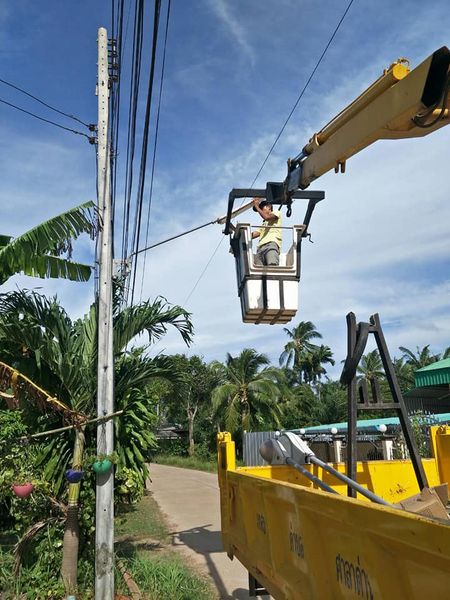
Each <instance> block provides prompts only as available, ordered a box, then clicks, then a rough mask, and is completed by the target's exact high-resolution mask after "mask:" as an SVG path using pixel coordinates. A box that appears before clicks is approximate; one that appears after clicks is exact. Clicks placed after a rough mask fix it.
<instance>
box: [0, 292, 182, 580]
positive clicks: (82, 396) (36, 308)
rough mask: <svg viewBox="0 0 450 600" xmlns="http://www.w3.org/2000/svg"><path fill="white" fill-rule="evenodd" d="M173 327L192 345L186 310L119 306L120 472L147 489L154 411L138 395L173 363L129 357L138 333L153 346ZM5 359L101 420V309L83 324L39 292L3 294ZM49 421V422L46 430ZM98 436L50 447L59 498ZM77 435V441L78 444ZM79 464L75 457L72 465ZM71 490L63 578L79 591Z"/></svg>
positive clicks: (0, 334) (48, 465)
mask: <svg viewBox="0 0 450 600" xmlns="http://www.w3.org/2000/svg"><path fill="white" fill-rule="evenodd" d="M169 326H174V327H175V328H176V329H177V330H178V331H179V332H180V334H181V336H182V338H183V339H184V341H185V342H186V343H190V341H191V338H192V324H191V321H190V315H189V314H188V313H187V312H186V311H184V310H183V309H182V308H181V307H179V306H170V305H168V304H167V302H166V301H165V300H163V299H157V300H155V301H154V302H144V303H142V304H139V305H136V306H132V307H127V308H123V309H121V308H120V305H119V303H118V302H116V303H115V307H114V328H113V331H114V339H113V343H114V353H115V356H116V359H117V361H116V377H115V400H116V406H115V408H116V410H121V409H122V410H123V411H124V413H123V415H122V416H121V418H120V419H119V420H117V422H116V423H115V434H116V444H117V450H118V454H119V463H118V470H119V471H120V469H121V468H123V467H128V468H131V469H133V470H134V471H135V472H136V473H137V474H138V476H139V477H140V480H141V482H142V483H144V482H145V478H146V476H147V468H146V466H145V456H143V454H142V453H143V452H144V453H145V451H146V450H148V449H149V448H150V447H151V446H152V444H153V443H154V437H153V434H152V433H151V429H150V425H151V423H152V419H153V415H152V412H151V409H149V407H148V406H146V405H145V404H144V403H143V402H142V396H139V395H138V394H137V392H138V391H142V390H143V389H145V386H146V385H147V384H148V383H149V382H150V381H151V380H152V378H153V377H155V376H162V375H166V374H167V373H168V362H167V358H164V357H159V358H158V359H153V360H152V359H150V358H148V357H146V356H145V355H144V354H143V353H142V352H133V351H127V346H128V344H130V343H131V342H132V340H133V339H134V338H135V337H136V336H137V335H139V334H142V333H147V335H148V338H149V342H154V341H156V340H158V339H159V338H161V337H162V336H163V335H164V334H165V333H166V331H167V328H168V327H169ZM0 352H1V354H0V359H1V358H3V359H4V360H5V362H9V363H10V364H11V363H13V364H14V366H15V367H16V368H18V369H19V370H20V371H21V372H22V373H24V374H26V375H28V376H29V377H30V378H31V379H33V381H34V382H36V383H38V384H39V385H41V386H42V387H44V388H45V389H47V390H49V391H50V392H52V393H54V394H55V396H56V397H58V398H59V399H60V400H62V401H63V402H64V403H65V404H67V405H68V406H69V407H70V408H71V409H73V410H75V411H77V412H78V413H83V414H84V415H87V416H92V415H94V413H95V405H96V368H97V367H96V364H97V307H96V304H94V305H92V306H91V309H90V311H89V313H88V314H87V315H85V316H84V318H82V319H79V320H77V321H75V322H72V321H71V319H70V318H69V316H68V314H67V313H66V312H65V310H64V309H63V308H62V307H61V306H60V305H59V303H58V301H57V299H56V298H50V299H49V298H46V297H45V296H42V295H40V294H38V293H37V292H29V291H18V292H10V293H8V294H2V295H0ZM48 427H49V422H47V423H46V429H48ZM92 433H93V432H92V430H91V431H89V430H88V429H87V428H86V431H82V429H81V428H78V429H76V430H75V434H73V433H72V434H69V433H66V434H62V435H61V436H58V437H57V438H53V439H52V440H51V441H50V442H49V443H48V444H47V446H46V448H45V450H44V452H43V454H42V457H41V464H42V466H43V474H44V476H46V477H47V478H48V479H49V480H51V481H52V484H53V487H54V489H55V490H56V491H60V490H61V488H62V485H63V483H64V472H65V470H66V468H67V467H68V466H69V465H68V463H69V461H70V457H71V454H72V452H71V446H72V445H73V444H74V453H76V455H77V456H76V462H77V463H78V464H81V462H82V459H81V457H82V452H83V446H84V436H85V435H86V442H87V445H90V446H91V447H92V446H93V445H94V443H93V441H92V438H93V436H92ZM73 435H75V440H74V442H72V441H71V437H73ZM73 460H75V458H74V459H73ZM73 485H77V486H78V487H77V488H71V494H70V509H71V510H70V511H69V512H68V517H70V518H69V519H68V521H67V527H66V535H65V537H64V548H63V569H64V572H63V573H62V575H63V579H64V581H65V583H66V585H67V587H68V588H73V587H74V586H75V585H76V564H77V555H78V543H79V536H78V494H79V489H80V486H79V484H73Z"/></svg>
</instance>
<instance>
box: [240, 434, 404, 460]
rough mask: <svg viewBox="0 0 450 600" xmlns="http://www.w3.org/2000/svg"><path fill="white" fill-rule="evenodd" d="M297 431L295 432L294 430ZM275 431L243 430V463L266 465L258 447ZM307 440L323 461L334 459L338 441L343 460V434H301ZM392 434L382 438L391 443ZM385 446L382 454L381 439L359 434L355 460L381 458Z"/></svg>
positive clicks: (344, 445) (344, 450)
mask: <svg viewBox="0 0 450 600" xmlns="http://www.w3.org/2000/svg"><path fill="white" fill-rule="evenodd" d="M295 433H297V432H295ZM275 434H276V432H275V431H251V432H244V440H243V449H244V452H243V454H244V456H243V458H244V464H245V466H247V467H257V466H261V465H266V464H267V462H266V461H265V460H264V459H263V458H262V457H261V455H260V454H259V448H260V446H261V444H262V443H263V442H265V441H266V440H269V439H271V438H274V437H275ZM302 437H303V438H304V439H305V440H306V441H307V442H308V445H309V447H310V448H311V450H312V451H313V452H314V454H315V455H316V456H317V457H318V458H320V459H321V460H323V461H325V462H335V461H336V442H338V443H339V442H340V447H339V451H338V452H339V454H340V460H338V461H337V462H340V461H344V460H345V456H346V439H345V436H342V435H340V436H331V435H324V434H321V435H302ZM392 439H393V436H386V435H385V436H383V440H384V441H385V442H386V441H387V442H388V443H391V444H392V441H391V440H392ZM385 454H386V448H385V449H384V454H383V443H382V440H381V439H380V438H379V437H377V436H375V435H367V434H366V435H359V436H358V438H357V454H356V455H357V460H383V459H384V458H388V456H385Z"/></svg>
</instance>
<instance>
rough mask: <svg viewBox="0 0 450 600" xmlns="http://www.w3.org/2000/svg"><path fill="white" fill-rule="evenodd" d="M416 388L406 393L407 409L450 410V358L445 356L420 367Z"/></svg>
mask: <svg viewBox="0 0 450 600" xmlns="http://www.w3.org/2000/svg"><path fill="white" fill-rule="evenodd" d="M414 383H415V386H416V387H415V388H413V389H412V390H410V391H409V392H407V393H406V394H405V395H404V398H405V404H406V408H407V411H408V412H409V413H411V412H417V411H421V412H425V413H434V414H440V413H447V412H449V411H450V358H444V359H443V360H438V361H437V362H434V363H431V365H428V366H427V367H422V368H421V369H418V370H417V371H416V372H415V374H414Z"/></svg>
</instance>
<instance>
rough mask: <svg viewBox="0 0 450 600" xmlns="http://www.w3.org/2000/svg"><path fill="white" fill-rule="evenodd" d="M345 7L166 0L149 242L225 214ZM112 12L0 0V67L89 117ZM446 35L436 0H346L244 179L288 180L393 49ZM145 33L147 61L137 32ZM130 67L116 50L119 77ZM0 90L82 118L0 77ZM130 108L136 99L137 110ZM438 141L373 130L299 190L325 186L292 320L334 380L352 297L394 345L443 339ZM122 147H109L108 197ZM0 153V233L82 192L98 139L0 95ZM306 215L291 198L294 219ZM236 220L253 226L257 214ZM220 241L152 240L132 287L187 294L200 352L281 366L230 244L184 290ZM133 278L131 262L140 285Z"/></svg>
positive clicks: (70, 299) (16, 229) (413, 48)
mask: <svg viewBox="0 0 450 600" xmlns="http://www.w3.org/2000/svg"><path fill="white" fill-rule="evenodd" d="M151 4H152V3H150V2H147V12H148V15H147V23H148V26H149V27H150V24H151V17H152V10H153V9H152V6H151ZM126 5H127V6H128V2H127V3H126ZM347 5H348V2H347V1H346V2H343V1H340V0H339V1H336V0H334V1H331V0H323V1H321V2H317V1H313V0H264V1H261V0H259V1H256V0H189V1H187V0H186V1H182V0H172V9H171V19H170V26H169V38H168V46H167V57H166V76H165V80H164V92H163V100H162V106H161V117H160V130H159V142H158V150H157V158H156V171H155V183H154V192H153V201H152V210H151V221H150V237H149V243H152V242H156V241H158V240H160V239H163V238H166V237H169V236H171V235H174V234H176V233H179V232H181V231H184V230H186V229H188V228H190V227H194V226H196V225H199V224H201V223H204V222H207V221H210V220H212V219H213V218H215V217H217V216H219V215H222V214H224V212H225V210H226V201H227V197H228V193H229V191H230V189H231V188H232V187H247V186H248V185H250V183H251V182H252V181H253V179H254V177H255V175H256V173H257V172H258V170H259V167H260V166H261V164H262V161H263V160H264V158H265V156H266V154H267V152H268V150H269V148H270V146H271V144H272V142H273V141H274V139H275V137H276V135H277V134H278V132H279V130H280V128H281V126H282V124H283V123H284V121H285V119H286V117H287V115H288V114H289V112H290V110H291V108H292V106H293V105H294V102H295V101H296V99H297V97H298V95H299V93H300V91H301V89H302V88H303V86H304V85H305V83H306V81H307V79H308V77H309V75H310V73H311V72H312V70H313V68H314V66H315V65H316V63H317V60H318V58H319V57H320V55H321V53H322V51H323V49H324V48H325V45H326V44H327V42H328V40H329V38H330V36H331V34H332V32H333V31H334V29H335V27H336V25H337V23H338V21H339V19H340V18H341V16H342V14H343V12H344V10H345V9H346V7H347ZM163 7H164V8H163V16H162V26H161V28H163V23H164V15H165V7H166V3H165V2H163ZM110 19H111V15H110V3H109V2H100V1H99V2H88V1H79V2H77V3H69V2H64V1H63V2H58V3H55V2H40V3H38V4H36V3H34V2H31V1H20V0H18V1H17V2H14V3H11V2H6V1H5V0H0V54H1V64H2V69H1V75H0V77H1V78H2V79H5V80H7V81H10V82H12V83H14V84H16V85H19V86H21V87H24V88H25V89H26V90H27V91H29V92H31V93H33V94H35V95H36V96H38V97H40V98H42V99H44V100H46V101H47V102H49V103H50V104H53V105H55V106H57V107H58V108H61V109H62V110H64V111H66V112H69V113H71V114H75V115H77V116H79V117H81V118H82V119H83V120H85V121H87V122H95V121H96V111H97V100H96V97H95V95H94V89H95V83H96V60H97V50H96V37H97V28H98V27H99V26H105V27H107V28H108V29H109V30H110V28H111V26H110ZM449 31H450V14H449V11H448V6H447V2H446V1H445V0H442V1H438V0H435V1H431V2H429V3H427V4H426V5H425V4H424V3H422V2H416V1H413V0H411V1H399V2H395V3H392V2H389V1H379V2H376V3H375V2H369V1H367V0H354V2H353V4H352V6H351V8H350V10H349V13H348V15H347V17H346V18H345V20H344V22H343V24H342V25H341V27H340V29H339V31H338V33H337V35H336V37H335V39H334V41H333V43H332V45H331V46H330V48H329V50H328V52H327V54H326V56H325V58H324V60H323V62H322V64H321V65H320V67H319V69H318V70H317V72H316V74H315V76H314V78H313V79H312V81H311V83H310V85H309V86H308V88H307V90H306V92H305V94H304V96H303V98H302V100H301V101H300V104H299V106H298V108H297V110H296V111H295V113H294V115H293V117H292V119H291V120H290V122H289V125H288V126H287V128H286V130H285V132H284V134H283V135H282V137H281V139H280V141H279V143H278V144H277V146H276V148H275V150H274V152H273V153H272V156H271V158H270V160H269V161H268V162H267V164H266V166H265V168H264V170H263V172H262V174H261V176H260V177H259V179H258V181H257V182H256V185H257V186H261V187H264V186H265V182H266V181H268V180H269V181H273V180H282V179H284V177H285V169H286V160H287V158H288V157H289V156H294V155H296V154H297V153H298V152H299V150H300V149H301V148H302V147H303V145H304V144H305V143H306V142H307V141H308V139H309V138H310V137H311V135H312V134H313V133H314V132H315V131H318V130H320V129H321V128H322V127H323V126H324V125H325V124H326V123H327V122H328V121H329V119H330V118H332V117H333V116H334V115H335V114H336V113H337V112H339V111H340V110H341V109H342V108H343V107H344V106H345V105H346V104H348V103H349V102H350V101H352V100H353V99H354V98H355V97H356V96H357V95H359V94H360V93H361V91H363V90H364V89H365V88H366V87H367V86H368V85H370V84H371V83H372V82H373V81H374V80H375V79H376V78H377V77H378V76H379V75H380V74H381V72H382V70H383V69H384V68H386V67H388V66H389V64H390V63H392V62H393V61H395V60H396V59H397V58H399V57H407V58H408V59H409V60H410V61H411V65H412V66H416V65H417V64H419V63H420V62H421V61H422V60H423V59H425V58H426V57H427V56H429V55H430V54H431V53H432V52H433V51H434V50H436V49H437V48H439V47H440V46H442V45H449V44H450V38H449ZM147 34H148V32H147ZM130 44H131V31H129V32H128V37H127V45H128V49H129V47H130ZM144 45H145V56H146V64H148V59H149V56H150V47H151V40H150V37H149V35H146V39H145V41H144ZM128 77H129V64H128V63H127V64H126V65H124V73H123V81H124V84H125V85H126V82H127V80H128ZM144 82H145V79H144ZM144 85H145V86H146V83H144ZM0 98H1V99H4V100H7V101H9V102H13V103H14V104H17V105H19V106H21V107H23V108H25V109H27V110H32V111H33V112H35V113H37V114H39V115H41V116H43V117H45V118H50V119H53V120H56V121H58V122H59V123H61V124H63V125H66V126H68V127H74V128H75V129H78V128H79V127H81V126H79V125H77V124H76V123H73V122H71V121H69V120H67V119H64V118H62V117H61V118H60V117H59V116H58V115H55V114H54V113H51V112H49V111H48V110H47V109H45V108H44V107H42V106H40V105H39V104H36V103H35V102H32V101H31V100H29V99H27V98H26V97H24V96H22V95H19V94H18V93H16V92H14V91H13V90H11V89H9V88H7V87H5V86H4V85H0ZM124 106H125V103H124ZM143 111H144V100H143V99H142V102H141V103H140V106H139V117H140V119H142V115H143ZM125 121H126V114H125V111H124V112H123V113H122V122H123V123H125ZM153 123H154V121H153ZM449 138H450V128H448V127H445V128H443V129H441V130H440V131H438V132H435V133H433V134H431V135H429V136H427V137H425V138H422V139H411V140H401V141H386V142H378V143H377V144H375V145H373V146H371V147H370V148H368V149H366V150H364V151H363V152H361V153H360V154H358V155H356V156H355V157H353V158H352V159H350V160H349V162H348V164H347V172H346V174H345V175H335V174H334V173H329V174H327V175H325V176H323V177H322V178H320V179H319V180H317V181H316V182H315V183H314V184H313V185H312V186H311V189H323V190H325V192H326V199H325V200H324V201H323V202H322V203H321V204H320V205H319V206H318V208H317V211H316V214H315V215H314V219H313V221H312V223H311V228H310V231H311V233H312V235H313V240H314V244H308V243H306V244H304V250H303V265H302V269H303V275H302V281H301V284H300V290H299V294H300V296H299V298H300V310H299V312H298V315H297V318H296V319H295V320H294V321H293V322H292V323H291V325H295V324H297V322H298V321H299V320H311V321H313V322H314V323H315V325H316V327H317V329H318V330H319V331H321V333H322V334H323V342H324V343H325V344H327V345H329V346H330V347H331V348H332V350H333V351H334V353H335V358H336V362H337V365H338V366H337V367H336V368H335V369H334V370H331V371H330V373H331V374H333V375H336V376H337V375H338V373H339V370H340V361H341V360H342V359H343V358H344V356H345V347H346V331H345V315H346V313H347V312H348V311H350V310H353V311H354V312H355V313H356V316H357V319H358V320H367V319H368V318H369V316H370V315H371V314H372V313H374V312H378V313H379V314H380V316H381V319H382V323H383V324H384V326H385V336H386V339H387V342H388V345H389V347H390V349H391V353H392V354H393V355H398V354H399V352H398V350H397V348H398V346H399V345H402V346H407V347H410V348H412V349H414V348H415V347H416V346H420V347H422V346H424V345H425V344H431V348H432V350H433V351H436V352H440V351H442V350H443V349H444V348H445V347H446V346H448V345H449V344H450V342H449V335H448V332H449V313H450V311H449V290H450V282H449V280H450V277H449V273H450V269H449V263H450V242H449V235H448V223H449V222H450V209H449V202H448V198H449V191H450V182H449V168H448V147H449ZM125 150H126V148H125V146H123V147H122V148H119V163H118V165H119V186H118V195H117V199H118V202H119V204H120V205H121V203H122V196H121V194H122V193H123V167H124V164H125ZM0 165H1V173H2V176H1V185H0V233H9V234H12V235H17V234H19V233H21V232H23V231H24V230H26V229H27V228H29V227H32V226H33V225H34V224H36V223H38V222H40V221H43V220H45V219H47V218H49V217H50V216H52V215H53V214H56V213H58V212H60V211H63V210H65V209H68V208H70V207H72V206H74V205H76V204H78V203H81V202H83V201H85V200H87V199H93V198H95V155H94V148H93V147H92V146H90V145H89V144H88V143H87V141H86V140H85V139H84V138H82V137H81V136H75V135H72V134H70V133H67V132H64V131H61V130H59V129H56V128H54V127H51V126H50V125H47V124H44V123H41V122H39V121H36V120H34V119H32V118H31V117H28V116H26V115H24V114H21V113H18V112H16V111H14V110H13V109H11V108H9V107H7V106H5V105H2V104H0ZM146 197H148V196H146ZM303 211H304V207H303V206H300V205H299V206H297V207H295V208H294V212H293V221H292V222H300V221H301V219H302V217H303ZM248 219H250V220H251V222H252V223H257V219H256V216H255V215H254V214H248V215H245V219H244V220H248ZM120 227H121V224H120V214H119V215H118V221H117V228H118V230H119V231H120ZM221 237H223V236H222V234H221V229H220V226H211V227H209V228H206V229H203V230H201V231H200V232H198V233H196V234H193V235H191V236H188V237H185V238H180V239H179V240H177V241H176V242H172V243H170V244H167V245H165V246H162V247H160V248H158V249H155V250H153V251H151V253H148V255H147V260H146V269H145V274H144V279H143V289H142V298H148V297H150V298H154V297H155V296H157V295H159V294H162V295H163V296H165V297H166V298H167V299H168V300H169V301H170V302H172V303H176V304H181V305H183V306H186V308H187V309H188V310H190V311H191V312H192V314H193V319H194V325H195V330H196V336H195V343H194V345H193V346H192V348H191V350H190V352H191V353H197V354H201V355H203V356H204V357H205V359H206V360H212V359H219V360H223V359H224V358H225V354H226V352H227V351H229V352H231V353H232V354H236V353H238V352H239V351H240V350H241V349H242V348H244V347H254V348H256V349H257V350H258V351H260V352H265V353H267V354H268V355H269V356H270V358H271V359H272V360H273V361H277V360H278V357H279V355H280V353H281V351H282V349H283V345H284V344H285V343H286V341H287V338H286V335H285V333H284V332H283V328H282V327H281V326H273V327H269V326H252V325H244V324H242V323H241V320H240V308H239V300H238V297H237V292H236V289H235V274H234V264H233V260H232V257H231V255H230V254H229V253H228V244H227V240H224V241H223V242H222V244H221V245H220V247H219V249H218V250H217V252H216V254H215V256H214V258H213V260H212V261H211V264H210V265H209V267H208V269H207V270H206V272H205V274H204V276H203V277H202V278H201V280H200V281H199V283H198V285H197V287H196V288H195V290H194V291H193V288H194V285H195V283H196V282H197V280H198V278H199V276H200V274H201V272H202V271H203V269H204V267H205V265H206V264H207V262H208V261H209V259H210V258H211V255H212V253H213V252H214V250H215V248H216V247H217V244H218V243H219V242H220V240H221ZM76 249H77V258H79V259H81V260H85V261H92V260H93V252H92V250H93V249H92V244H91V243H90V242H89V240H88V239H81V240H80V241H79V243H78V244H77V247H76ZM140 264H141V265H142V262H141V263H140ZM16 285H21V286H22V285H23V286H26V287H28V288H31V287H39V288H40V289H41V290H42V291H44V292H45V293H48V294H55V293H57V294H58V296H59V297H60V299H61V302H62V303H63V304H64V306H66V307H67V309H68V310H69V312H70V314H71V315H72V316H74V317H75V316H79V315H80V314H82V313H83V312H84V311H85V309H86V308H87V306H88V304H89V303H90V301H91V300H92V294H93V288H92V285H90V284H87V285H82V284H73V283H68V282H60V281H43V280H32V279H29V278H24V277H16V278H14V279H12V280H11V281H10V282H9V283H8V285H7V286H6V287H5V288H4V289H5V290H6V289H12V288H13V287H14V286H16ZM140 288H141V274H140V273H139V275H138V288H137V289H138V298H139V297H140V295H141V294H140ZM187 299H188V301H187V302H186V300H187ZM161 350H165V351H167V352H179V351H184V348H183V345H182V343H181V342H180V341H179V339H178V337H177V336H176V335H169V336H167V338H165V339H164V341H163V342H162V343H160V344H158V345H157V347H156V348H155V351H161Z"/></svg>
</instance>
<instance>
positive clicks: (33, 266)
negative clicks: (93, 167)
mask: <svg viewBox="0 0 450 600" xmlns="http://www.w3.org/2000/svg"><path fill="white" fill-rule="evenodd" d="M96 228H97V217H96V210H95V208H94V204H93V202H86V203H84V204H81V205H80V206H76V207H75V208H72V209H70V210H68V211H67V212H65V213H62V214H60V215H58V216H56V217H53V218H52V219H49V220H48V221H45V222H44V223H41V224H40V225H37V226H36V227H34V228H33V229H30V230H29V231H27V232H26V233H24V234H22V235H20V236H19V237H17V238H12V237H11V236H9V235H0V285H2V284H3V283H5V282H6V281H7V280H8V279H9V278H10V277H12V276H13V275H16V274H18V273H23V274H24V275H31V276H32V277H41V278H44V277H45V278H47V277H50V278H63V279H70V280H72V281H87V280H88V279H89V278H90V276H91V272H92V267H91V266H90V265H85V264H81V263H78V262H72V261H71V260H70V258H71V255H72V240H74V239H75V238H77V237H78V236H79V235H80V234H82V233H88V234H90V235H91V236H92V237H93V236H94V235H95V231H96ZM64 253H65V254H67V258H62V257H61V254H64Z"/></svg>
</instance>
